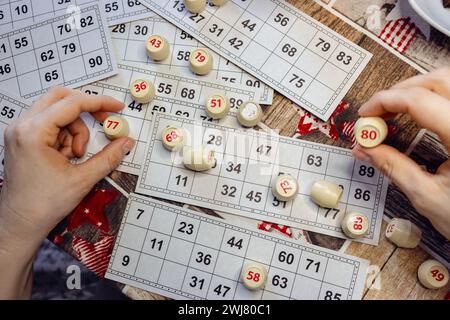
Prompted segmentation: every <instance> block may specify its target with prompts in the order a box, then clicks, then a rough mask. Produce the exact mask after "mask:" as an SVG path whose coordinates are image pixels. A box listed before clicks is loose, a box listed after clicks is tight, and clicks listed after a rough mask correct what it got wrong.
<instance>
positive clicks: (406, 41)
mask: <svg viewBox="0 0 450 320" xmlns="http://www.w3.org/2000/svg"><path fill="white" fill-rule="evenodd" d="M417 31H418V29H417V27H416V25H415V24H414V23H413V22H411V18H409V17H408V18H402V19H398V20H395V21H388V22H387V23H386V25H385V26H384V28H383V30H381V32H380V34H379V35H378V37H379V38H380V39H381V40H383V41H384V42H386V43H387V44H388V45H390V46H391V47H392V48H394V49H396V50H397V51H399V52H400V53H402V54H404V53H405V52H406V51H407V50H408V48H409V46H410V44H411V42H412V41H413V40H414V38H415V36H416V35H417Z"/></svg>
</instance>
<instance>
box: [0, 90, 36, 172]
mask: <svg viewBox="0 0 450 320" xmlns="http://www.w3.org/2000/svg"><path fill="white" fill-rule="evenodd" d="M29 106H30V103H29V102H28V101H26V100H24V99H22V98H19V97H14V96H12V95H11V94H9V93H7V92H5V91H1V90H0V178H3V174H4V172H3V165H4V157H5V155H4V151H5V143H4V140H3V137H4V133H5V129H6V128H7V127H8V126H9V125H10V124H11V123H12V122H13V121H15V120H16V119H17V118H18V117H19V116H20V115H21V114H22V112H23V111H24V110H26V109H28V108H29Z"/></svg>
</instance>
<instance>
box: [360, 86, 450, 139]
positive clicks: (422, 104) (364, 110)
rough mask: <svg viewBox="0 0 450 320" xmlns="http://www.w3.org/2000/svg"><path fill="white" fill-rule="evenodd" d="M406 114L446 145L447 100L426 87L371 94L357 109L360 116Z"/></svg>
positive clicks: (449, 113)
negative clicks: (433, 133) (437, 136)
mask: <svg viewBox="0 0 450 320" xmlns="http://www.w3.org/2000/svg"><path fill="white" fill-rule="evenodd" d="M386 113H408V114H410V115H411V117H412V118H413V119H414V120H415V121H416V122H417V123H418V124H419V125H421V126H422V127H424V128H426V129H428V130H430V131H433V132H435V133H437V134H438V135H439V136H440V138H441V139H442V141H443V142H444V144H445V145H446V146H447V147H449V146H450V131H449V130H448V124H449V123H450V101H449V100H447V99H446V98H444V97H442V96H440V95H438V94H436V93H433V92H431V91H429V90H427V89H424V88H420V87H415V88H407V89H391V90H387V91H382V92H379V93H377V94H376V95H375V96H373V97H372V98H371V99H370V100H369V101H368V102H367V103H365V104H364V105H363V106H362V107H361V108H360V109H359V114H360V116H362V117H368V116H381V115H384V114H386Z"/></svg>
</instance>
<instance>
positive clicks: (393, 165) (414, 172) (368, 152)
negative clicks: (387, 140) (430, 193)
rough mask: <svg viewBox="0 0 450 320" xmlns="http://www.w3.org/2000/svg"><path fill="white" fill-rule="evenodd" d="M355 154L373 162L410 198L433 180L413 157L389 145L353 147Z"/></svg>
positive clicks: (358, 157)
mask: <svg viewBox="0 0 450 320" xmlns="http://www.w3.org/2000/svg"><path fill="white" fill-rule="evenodd" d="M353 156H354V157H355V158H356V159H358V160H361V161H364V162H368V163H371V164H372V165H374V166H375V167H376V168H377V169H378V170H380V171H381V172H382V173H383V174H384V175H386V176H387V177H388V178H389V179H390V180H391V181H392V182H393V183H394V184H395V185H396V186H398V187H399V188H400V189H401V190H402V191H403V192H404V193H405V194H406V195H407V196H408V197H409V198H410V199H413V197H415V198H416V197H418V194H420V193H421V192H423V191H424V190H427V187H426V185H427V183H431V182H432V176H431V175H430V174H429V173H427V172H426V171H424V170H422V169H421V168H420V167H419V165H417V163H415V162H414V161H413V160H412V159H410V158H409V157H407V156H406V155H404V154H403V153H401V152H399V151H398V150H397V149H395V148H392V147H390V146H387V145H380V146H378V147H376V148H373V149H364V148H362V147H360V146H357V147H356V148H354V149H353Z"/></svg>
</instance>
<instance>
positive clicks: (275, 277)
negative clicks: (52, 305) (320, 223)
mask: <svg viewBox="0 0 450 320" xmlns="http://www.w3.org/2000/svg"><path fill="white" fill-rule="evenodd" d="M249 262H257V263H260V264H263V265H264V266H265V267H266V268H267V270H268V281H267V284H266V286H265V288H264V289H263V290H259V291H250V290H247V289H245V287H244V286H243V285H242V281H241V276H240V275H241V272H242V268H243V266H244V265H245V264H247V263H249ZM366 270H367V262H366V261H364V260H360V259H358V258H353V257H350V256H346V255H342V254H339V253H335V252H332V251H327V250H324V249H321V248H319V247H314V246H308V245H304V244H298V243H294V242H289V241H285V240H282V239H280V238H276V237H273V236H270V235H267V234H263V233H261V232H257V231H251V230H249V229H244V228H242V227H240V226H237V225H232V224H229V223H227V222H226V221H224V220H220V219H218V218H212V217H207V216H204V215H200V214H198V213H196V212H194V211H190V210H188V209H183V208H180V207H176V206H172V205H168V204H165V203H163V202H158V201H156V200H153V199H149V198H145V197H139V196H137V195H131V196H130V199H129V201H128V204H127V208H126V211H125V216H124V218H123V221H122V224H121V227H120V231H119V234H118V237H117V240H116V244H115V247H114V250H113V253H112V258H111V260H110V264H109V268H108V272H107V274H106V278H109V279H112V280H116V281H120V282H124V283H128V284H131V285H134V286H137V287H141V288H143V289H146V290H150V291H155V292H157V293H160V294H163V295H165V296H168V297H171V298H180V299H221V300H222V299H223V300H226V299H234V300H242V299H325V300H346V299H360V298H361V296H362V290H363V288H364V280H365V275H366Z"/></svg>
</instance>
